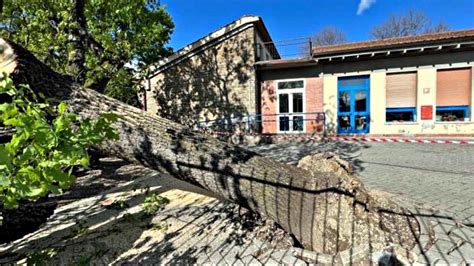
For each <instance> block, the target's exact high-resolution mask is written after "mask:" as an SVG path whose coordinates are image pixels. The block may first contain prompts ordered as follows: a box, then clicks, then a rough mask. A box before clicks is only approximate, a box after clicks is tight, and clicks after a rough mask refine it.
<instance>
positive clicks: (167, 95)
mask: <svg viewBox="0 0 474 266" xmlns="http://www.w3.org/2000/svg"><path fill="white" fill-rule="evenodd" d="M310 47H311V46H310ZM473 67H474V30H461V31H450V32H444V33H431V34H425V35H418V36H409V37H401V38H392V39H383V40H374V41H366V42H356V43H347V44H341V45H333V46H323V47H316V48H313V49H312V50H311V54H310V55H309V56H306V57H301V58H293V59H281V58H280V55H279V54H278V51H277V50H276V47H275V45H274V43H273V41H272V39H271V37H270V35H269V33H268V31H267V29H266V27H265V25H264V24H263V21H262V19H261V18H260V17H255V16H244V17H241V18H240V19H238V20H236V21H234V22H232V23H230V24H228V25H226V26H224V27H222V28H220V29H218V30H217V31H215V32H213V33H211V34H209V35H207V36H205V37H203V38H201V39H199V40H198V41H196V42H194V43H192V44H190V45H188V46H186V47H184V48H183V49H181V50H179V51H177V52H176V53H175V54H174V55H172V56H171V57H169V58H167V59H165V60H163V61H162V62H158V63H157V64H156V66H155V67H154V68H153V69H151V73H152V74H151V75H150V76H149V77H148V78H147V79H146V80H145V86H146V88H147V89H146V93H145V94H144V95H143V98H142V99H143V104H144V106H145V107H146V110H147V111H148V112H151V113H153V114H157V115H160V116H163V117H166V118H169V119H172V120H174V121H177V122H180V123H182V124H186V125H189V126H191V127H196V126H197V127H200V126H201V125H204V126H205V127H209V126H211V127H212V128H213V129H217V130H221V129H224V130H229V129H230V130H235V127H233V126H231V127H229V125H244V128H243V129H244V130H246V131H250V132H254V133H255V132H257V133H262V134H330V135H334V134H348V135H360V134H364V135H403V136H422V135H423V136H442V135H447V136H474V112H473V111H472V106H473V103H474V71H473ZM202 122H204V123H202ZM215 125H217V127H215ZM240 128H241V129H242V127H240Z"/></svg>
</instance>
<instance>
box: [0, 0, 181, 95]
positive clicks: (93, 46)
mask: <svg viewBox="0 0 474 266" xmlns="http://www.w3.org/2000/svg"><path fill="white" fill-rule="evenodd" d="M77 2H81V3H82V2H84V3H85V5H84V16H85V18H84V19H85V28H84V29H81V31H80V32H82V33H83V35H84V38H82V39H83V40H82V39H81V40H82V42H83V47H84V49H85V51H84V54H85V63H84V64H85V71H86V75H85V76H86V79H85V81H84V84H83V85H85V86H88V87H91V88H93V89H96V90H98V91H100V92H103V91H105V90H106V89H107V92H111V96H113V97H117V99H118V100H121V101H124V102H127V100H128V99H129V94H127V91H128V92H131V93H133V92H134V91H133V90H131V89H130V87H128V85H129V84H130V80H133V81H137V80H139V79H140V77H142V76H144V75H146V74H147V73H146V71H147V69H148V67H149V66H150V64H152V63H155V62H156V61H157V60H159V59H160V58H163V57H164V56H168V55H169V54H170V53H171V50H170V49H169V48H167V47H165V44H166V43H167V42H168V41H169V38H170V34H171V33H172V30H173V28H174V25H173V22H172V20H171V17H170V16H169V14H168V13H167V12H166V10H165V7H163V6H160V5H159V1H158V0H134V1H129V0H115V1H109V0H75V1H71V0H15V1H6V2H5V3H4V10H3V16H0V32H1V34H2V36H8V37H9V38H10V39H12V40H13V41H15V42H17V43H19V44H20V45H22V46H24V47H25V48H26V49H28V50H29V51H31V52H33V54H35V56H37V57H38V58H39V59H40V60H42V61H43V62H45V63H46V64H48V65H49V66H50V67H52V68H53V69H54V70H56V71H58V72H62V73H68V63H69V61H70V60H71V58H72V57H74V53H75V50H74V49H75V47H74V45H73V44H74V41H77V40H75V37H74V36H73V35H72V33H73V32H74V29H75V28H77V27H78V21H77V20H75V19H73V18H72V16H71V14H72V10H73V9H74V5H75V3H77ZM69 74H72V73H69ZM134 83H135V84H137V85H138V82H134ZM117 88H119V89H121V90H124V91H126V92H125V93H117ZM129 103H130V102H129ZM131 103H133V104H138V101H134V102H131Z"/></svg>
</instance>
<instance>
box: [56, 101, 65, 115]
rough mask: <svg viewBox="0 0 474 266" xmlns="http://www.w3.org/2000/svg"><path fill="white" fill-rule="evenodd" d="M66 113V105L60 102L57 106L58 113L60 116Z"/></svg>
mask: <svg viewBox="0 0 474 266" xmlns="http://www.w3.org/2000/svg"><path fill="white" fill-rule="evenodd" d="M66 111H67V103H65V102H61V103H60V104H59V105H58V113H59V114H61V115H62V114H64V113H65V112H66Z"/></svg>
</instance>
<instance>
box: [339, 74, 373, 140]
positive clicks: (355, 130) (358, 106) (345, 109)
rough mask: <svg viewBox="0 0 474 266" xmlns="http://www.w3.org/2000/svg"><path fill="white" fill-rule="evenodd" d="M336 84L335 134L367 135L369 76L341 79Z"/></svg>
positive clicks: (368, 122)
mask: <svg viewBox="0 0 474 266" xmlns="http://www.w3.org/2000/svg"><path fill="white" fill-rule="evenodd" d="M337 83H338V84H337V87H338V99H337V132H338V133H341V134H364V133H369V124H370V116H369V115H370V110H369V106H370V105H369V103H370V102H369V95H370V94H369V92H370V90H369V76H357V77H343V78H339V79H338V82H337Z"/></svg>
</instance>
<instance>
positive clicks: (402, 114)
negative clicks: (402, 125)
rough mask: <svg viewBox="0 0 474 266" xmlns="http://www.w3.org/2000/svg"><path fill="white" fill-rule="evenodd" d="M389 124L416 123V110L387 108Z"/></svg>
mask: <svg viewBox="0 0 474 266" xmlns="http://www.w3.org/2000/svg"><path fill="white" fill-rule="evenodd" d="M385 114H386V121H387V122H404V121H415V118H416V116H415V114H416V108H415V107H413V108H387V111H386V113H385Z"/></svg>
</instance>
